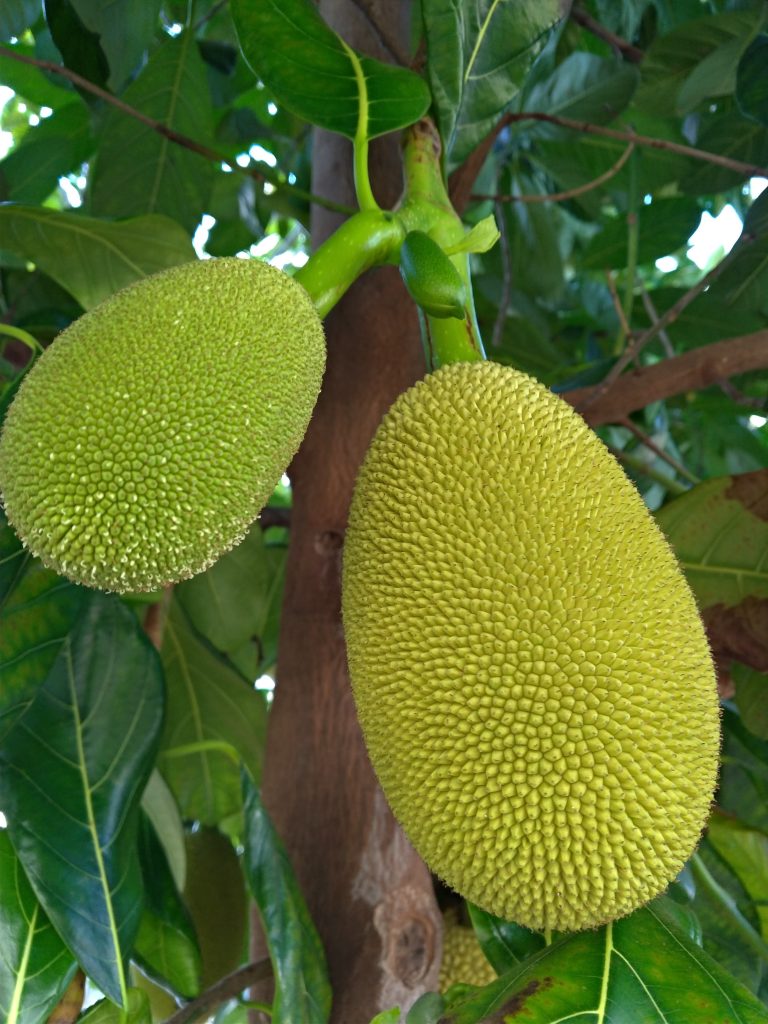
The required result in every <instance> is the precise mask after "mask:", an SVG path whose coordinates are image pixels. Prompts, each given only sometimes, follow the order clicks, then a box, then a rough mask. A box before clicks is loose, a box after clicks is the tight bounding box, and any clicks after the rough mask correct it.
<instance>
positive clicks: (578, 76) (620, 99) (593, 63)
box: [525, 53, 639, 132]
mask: <svg viewBox="0 0 768 1024" xmlns="http://www.w3.org/2000/svg"><path fill="white" fill-rule="evenodd" d="M638 77H639V76H638V71H637V68H635V67H632V66H631V65H628V64H622V63H619V62H617V61H615V60H608V59H606V58H604V57H598V56H596V55H595V54H594V53H572V54H571V55H570V56H569V57H566V59H565V60H564V61H563V62H562V64H559V65H558V66H557V67H556V68H555V70H554V71H553V72H552V74H551V75H550V76H549V77H548V78H546V79H544V80H543V81H541V82H539V83H538V84H537V85H536V86H534V88H533V89H532V90H531V92H530V95H529V96H528V97H527V99H526V103H525V109H526V110H531V111H540V112H542V113H545V114H554V115H556V116H558V117H570V118H574V119H576V120H579V121H591V122H592V123H595V124H607V123H608V122H609V121H613V119H614V118H615V117H616V116H617V115H618V114H620V113H621V111H622V110H623V109H624V108H625V107H626V106H627V104H628V103H629V101H630V99H631V98H632V94H633V93H634V91H635V89H636V88H637V82H638ZM540 131H543V129H540ZM547 131H550V132H551V129H547Z"/></svg>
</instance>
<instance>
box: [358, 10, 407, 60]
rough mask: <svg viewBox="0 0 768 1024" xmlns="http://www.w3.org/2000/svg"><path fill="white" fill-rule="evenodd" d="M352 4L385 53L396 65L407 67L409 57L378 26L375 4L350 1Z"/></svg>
mask: <svg viewBox="0 0 768 1024" xmlns="http://www.w3.org/2000/svg"><path fill="white" fill-rule="evenodd" d="M352 3H353V4H354V5H355V7H356V8H357V9H358V11H360V13H361V14H362V15H363V17H364V18H365V20H366V21H367V22H368V24H369V25H370V26H371V28H372V29H373V32H374V34H375V36H376V38H377V39H378V41H379V43H381V46H382V48H383V49H384V50H386V52H387V53H388V54H389V56H390V57H392V58H393V59H394V60H395V61H396V62H397V63H398V64H401V65H402V66H403V67H407V66H408V64H409V62H410V57H409V55H408V54H407V53H405V52H404V51H403V50H402V49H401V48H400V44H399V42H398V40H397V39H396V38H395V37H394V36H393V35H390V34H389V33H388V32H387V31H386V29H385V28H384V27H383V25H381V24H379V22H380V20H381V19H380V18H379V17H378V15H377V11H376V4H375V3H373V2H372V0H352Z"/></svg>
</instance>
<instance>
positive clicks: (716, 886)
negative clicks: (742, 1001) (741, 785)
mask: <svg viewBox="0 0 768 1024" xmlns="http://www.w3.org/2000/svg"><path fill="white" fill-rule="evenodd" d="M690 868H691V876H692V878H693V881H694V884H695V887H696V891H695V897H694V900H693V904H692V905H693V909H694V910H695V912H696V916H697V918H698V919H699V921H700V922H701V927H702V932H703V939H704V949H705V951H706V952H707V953H708V954H709V956H711V957H712V958H713V960H716V961H717V962H718V963H719V964H720V966H721V967H723V968H724V969H725V970H726V971H729V972H730V974H731V975H732V976H733V977H734V978H736V979H737V980H738V981H740V982H741V984H742V985H745V986H746V987H747V988H748V989H749V990H750V991H751V992H754V993H757V991H758V990H759V987H760V984H761V982H762V979H763V978H764V977H765V975H766V968H767V967H768V945H766V943H765V941H764V940H763V939H762V938H761V937H760V933H759V931H758V927H759V926H758V922H757V918H756V915H755V913H754V908H753V907H752V905H751V903H750V901H749V897H748V896H747V894H746V892H745V891H744V888H743V886H742V885H741V884H740V882H739V880H738V878H737V876H736V875H735V873H734V872H733V870H732V869H731V868H730V866H729V865H728V864H727V862H725V861H724V860H722V859H721V858H720V857H719V856H718V855H717V854H716V853H715V852H714V850H713V849H712V846H711V844H710V843H709V841H708V840H707V839H705V840H704V842H703V843H702V844H701V846H700V847H699V849H698V850H697V852H696V853H695V854H694V856H693V857H692V858H691V861H690Z"/></svg>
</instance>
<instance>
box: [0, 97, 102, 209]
mask: <svg viewBox="0 0 768 1024" xmlns="http://www.w3.org/2000/svg"><path fill="white" fill-rule="evenodd" d="M91 146H92V138H91V125H90V115H89V113H88V111H87V109H86V107H85V104H83V103H82V102H80V101H79V100H78V99H77V98H75V97H73V99H72V101H71V102H69V103H67V104H65V105H63V106H61V107H59V108H58V109H57V110H55V111H54V113H53V115H52V116H51V117H49V118H46V120H44V121H41V122H40V124H39V125H38V126H37V128H30V130H29V131H28V132H27V133H26V135H25V136H24V137H23V139H22V140H21V142H20V143H19V144H18V145H17V146H15V147H14V148H13V149H12V150H11V152H10V154H9V155H8V156H7V157H6V158H5V159H4V160H3V161H2V162H0V182H1V183H2V185H0V187H2V188H4V190H5V195H6V197H7V198H8V199H11V200H13V201H14V202H17V203H42V202H43V200H45V199H47V198H48V196H49V195H50V194H51V192H53V190H54V189H55V188H56V185H57V183H58V180H59V178H60V177H61V176H62V175H63V174H68V173H69V172H70V171H75V170H77V169H78V168H79V167H80V164H82V163H83V161H84V160H86V159H87V158H88V155H89V153H90V151H91Z"/></svg>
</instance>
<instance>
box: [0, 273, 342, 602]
mask: <svg viewBox="0 0 768 1024" xmlns="http://www.w3.org/2000/svg"><path fill="white" fill-rule="evenodd" d="M324 363H325V346H324V339H323V329H322V324H321V322H320V319H319V317H318V315H317V313H316V311H315V309H314V306H313V305H312V301H311V299H310V298H309V295H308V294H307V293H306V291H305V290H304V289H303V288H302V287H301V285H300V284H299V283H298V282H296V281H293V280H292V279H291V278H290V277H288V276H287V275H286V274H284V273H283V272H282V271H280V270H277V269H276V268H274V267H271V266H269V265H268V264H265V263H262V262H260V261H258V260H240V259H235V258H231V259H230V258H227V259H218V260H204V261H198V262H194V263H186V264H183V265H182V266H179V267H174V268H172V269H170V270H167V271H163V272H162V273H159V274H156V275H154V276H152V277H148V278H145V279H143V280H141V281H138V282H137V283H135V284H133V285H130V286H129V287H127V288H125V289H124V290H123V291H120V292H118V293H117V294H115V295H113V296H112V297H111V298H109V299H107V300H106V301H105V302H103V303H102V304H101V305H99V306H97V307H96V308H94V309H93V310H91V311H90V312H88V313H86V314H85V315H83V316H82V317H80V319H79V320H76V321H75V322H74V323H73V324H71V325H70V326H69V327H68V328H67V329H66V330H65V331H63V332H62V334H60V335H59V337H58V338H57V339H56V340H55V341H54V343H53V344H52V345H51V347H50V348H49V349H48V350H47V351H46V352H45V353H44V354H43V355H42V356H41V358H40V360H39V361H38V363H37V364H36V365H35V366H34V367H33V369H32V370H31V371H30V373H29V374H28V375H27V377H26V378H25V380H24V382H23V383H22V386H21V388H20V389H19V393H18V394H17V396H16V398H15V399H14V401H13V403H12V405H11V408H10V409H9V411H8V415H7V417H6V423H5V428H4V431H3V434H2V438H0V492H2V495H3V500H4V502H5V507H6V511H7V515H8V519H9V520H10V522H11V525H12V526H13V527H14V528H15V529H16V531H17V532H18V534H19V536H20V537H21V538H22V540H23V541H24V543H25V544H26V545H27V546H28V547H29V549H30V550H31V551H32V552H33V554H35V555H38V556H39V557H40V558H41V559H42V561H43V562H44V564H45V565H47V566H49V567H50V568H52V569H55V570H56V571H57V572H60V573H62V574H63V575H65V576H68V577H69V578H70V579H72V580H74V581H75V582H77V583H84V584H86V585H88V586H93V587H100V588H102V589H104V590H115V591H143V590H154V589H156V588H158V587H160V586H163V585H165V584H167V583H170V582H174V581H176V580H180V579H185V578H187V577H189V576H192V575H194V574H195V573H197V572H201V571H202V570H203V569H205V568H207V567H208V566H209V565H211V564H212V563H213V562H214V561H215V560H216V559H217V558H218V557H219V556H220V555H221V554H223V553H224V552H225V551H227V550H228V549H229V548H231V547H232V546H233V545H235V544H237V543H238V542H239V541H240V540H242V538H243V536H244V535H245V532H246V530H247V529H248V527H249V525H250V524H251V523H252V522H253V520H254V519H255V518H256V516H257V515H258V513H259V511H260V509H261V508H262V506H263V505H264V502H265V501H266V499H267V498H268V496H269V495H270V493H271V492H272V490H273V488H274V487H275V485H276V483H277V482H278V480H279V479H280V476H281V474H282V473H283V472H284V470H285V468H286V466H287V465H288V463H289V461H290V459H291V457H292V456H293V454H294V453H295V451H296V449H297V448H298V445H299V442H300V441H301V438H302V437H303V435H304V432H305V430H306V427H307V423H308V422H309V417H310V415H311V413H312V409H313V406H314V404H315V401H316V399H317V395H318V392H319V389H320V382H321V378H322V373H323V367H324Z"/></svg>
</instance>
